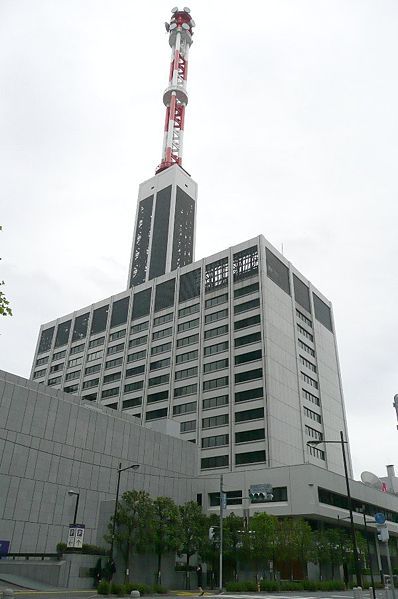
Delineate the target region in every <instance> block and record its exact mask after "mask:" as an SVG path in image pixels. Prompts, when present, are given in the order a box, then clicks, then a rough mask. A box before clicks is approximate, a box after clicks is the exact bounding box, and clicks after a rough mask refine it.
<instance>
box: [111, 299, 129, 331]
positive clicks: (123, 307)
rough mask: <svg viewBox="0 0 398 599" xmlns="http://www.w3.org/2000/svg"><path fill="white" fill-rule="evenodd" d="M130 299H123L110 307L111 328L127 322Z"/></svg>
mask: <svg viewBox="0 0 398 599" xmlns="http://www.w3.org/2000/svg"><path fill="white" fill-rule="evenodd" d="M129 303H130V297H129V296H127V297H123V298H122V299H120V300H117V301H116V302H113V305H112V316H111V328H113V327H117V326H118V325H120V324H124V323H125V322H127V313H128V311H129Z"/></svg>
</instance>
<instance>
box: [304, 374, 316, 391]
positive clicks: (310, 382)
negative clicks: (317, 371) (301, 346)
mask: <svg viewBox="0 0 398 599" xmlns="http://www.w3.org/2000/svg"><path fill="white" fill-rule="evenodd" d="M300 374H301V378H302V379H303V381H304V382H306V383H307V385H311V387H314V389H318V387H319V385H318V383H317V381H315V380H314V379H312V378H311V377H310V376H308V375H307V374H305V373H304V372H300Z"/></svg>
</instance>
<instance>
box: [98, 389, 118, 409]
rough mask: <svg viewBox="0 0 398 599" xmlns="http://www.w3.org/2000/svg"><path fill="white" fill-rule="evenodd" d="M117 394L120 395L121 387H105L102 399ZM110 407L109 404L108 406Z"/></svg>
mask: <svg viewBox="0 0 398 599" xmlns="http://www.w3.org/2000/svg"><path fill="white" fill-rule="evenodd" d="M115 395H119V387H112V389H104V390H103V391H102V393H101V397H102V399H105V398H106V397H115ZM107 407H108V408H109V406H107Z"/></svg>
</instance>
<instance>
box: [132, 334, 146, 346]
mask: <svg viewBox="0 0 398 599" xmlns="http://www.w3.org/2000/svg"><path fill="white" fill-rule="evenodd" d="M147 339H148V338H147V336H146V335H143V336H142V337H136V338H135V339H130V341H129V348H131V347H138V346H139V345H145V344H146V342H147Z"/></svg>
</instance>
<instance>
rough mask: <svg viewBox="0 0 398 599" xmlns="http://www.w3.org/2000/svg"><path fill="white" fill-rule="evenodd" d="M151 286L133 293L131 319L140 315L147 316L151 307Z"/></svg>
mask: <svg viewBox="0 0 398 599" xmlns="http://www.w3.org/2000/svg"><path fill="white" fill-rule="evenodd" d="M151 291H152V290H151V288H150V287H149V288H148V289H144V290H143V291H139V292H138V293H135V294H134V301H133V312H132V314H131V320H137V319H138V318H141V317H142V316H147V315H148V314H149V311H150V309H151Z"/></svg>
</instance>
